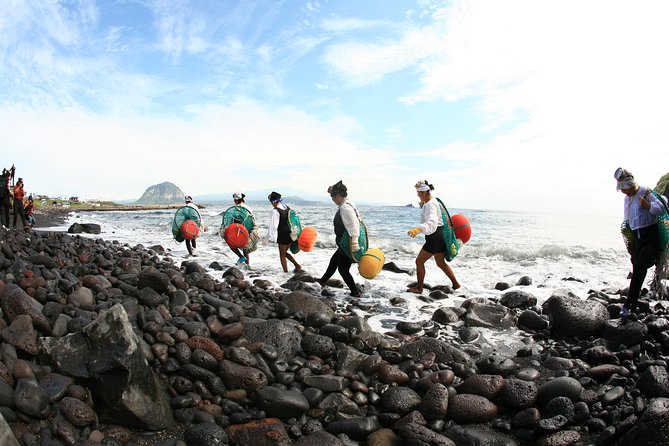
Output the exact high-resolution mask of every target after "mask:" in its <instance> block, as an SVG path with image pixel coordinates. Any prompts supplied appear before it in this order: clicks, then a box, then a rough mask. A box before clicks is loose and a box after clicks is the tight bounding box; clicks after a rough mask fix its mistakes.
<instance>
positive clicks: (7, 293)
mask: <svg viewBox="0 0 669 446" xmlns="http://www.w3.org/2000/svg"><path fill="white" fill-rule="evenodd" d="M0 307H1V308H2V312H3V313H4V315H5V319H6V320H7V321H8V322H9V323H11V322H12V321H14V319H15V318H16V317H17V316H19V315H22V314H25V315H28V316H30V318H31V319H32V321H33V327H35V328H36V329H37V330H39V331H40V332H41V333H43V334H46V335H48V334H50V333H51V326H50V324H49V321H48V319H47V318H46V317H45V316H44V314H42V309H43V306H42V304H41V303H39V302H37V301H36V300H35V299H33V298H32V297H30V296H29V295H28V294H27V293H26V292H25V291H23V290H22V289H21V288H20V287H19V286H18V285H14V284H13V283H10V284H8V285H6V286H5V288H4V290H3V291H2V295H0Z"/></svg>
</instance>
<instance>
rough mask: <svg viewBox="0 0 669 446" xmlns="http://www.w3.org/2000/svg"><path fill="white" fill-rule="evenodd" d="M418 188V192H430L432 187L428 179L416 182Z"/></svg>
mask: <svg viewBox="0 0 669 446" xmlns="http://www.w3.org/2000/svg"><path fill="white" fill-rule="evenodd" d="M416 190H417V191H418V192H429V191H430V190H431V188H430V185H429V184H428V183H427V182H426V181H419V182H418V183H416Z"/></svg>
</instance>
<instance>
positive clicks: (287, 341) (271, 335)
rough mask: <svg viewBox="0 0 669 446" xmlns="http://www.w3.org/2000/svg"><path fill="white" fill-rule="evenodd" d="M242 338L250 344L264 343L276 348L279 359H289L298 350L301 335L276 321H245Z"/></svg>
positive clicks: (294, 329) (287, 325)
mask: <svg viewBox="0 0 669 446" xmlns="http://www.w3.org/2000/svg"><path fill="white" fill-rule="evenodd" d="M243 326H244V335H243V336H244V338H246V339H248V340H249V341H251V342H264V343H267V344H270V345H272V346H274V347H275V348H276V351H277V353H278V355H279V358H281V359H283V360H288V359H291V358H292V357H293V356H295V353H296V352H297V351H298V350H299V349H300V347H301V345H300V344H301V342H302V335H301V334H300V332H299V331H298V330H297V329H296V328H295V327H294V326H291V325H289V324H287V323H284V322H282V321H278V320H267V321H261V322H255V321H245V322H243Z"/></svg>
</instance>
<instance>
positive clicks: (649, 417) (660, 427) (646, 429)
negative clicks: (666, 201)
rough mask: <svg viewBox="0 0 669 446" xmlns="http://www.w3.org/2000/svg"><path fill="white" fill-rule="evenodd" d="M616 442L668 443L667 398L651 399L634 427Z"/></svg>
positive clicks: (648, 445) (639, 444)
mask: <svg viewBox="0 0 669 446" xmlns="http://www.w3.org/2000/svg"><path fill="white" fill-rule="evenodd" d="M616 444H618V445H627V444H633V445H634V446H655V445H661V444H669V398H655V399H653V400H651V401H650V403H649V404H648V407H647V408H646V410H645V412H644V413H643V415H641V417H639V420H638V421H637V422H636V423H635V425H634V427H632V429H630V430H629V431H628V432H627V433H626V434H625V435H623V437H622V438H621V439H620V440H619V441H618V443H616Z"/></svg>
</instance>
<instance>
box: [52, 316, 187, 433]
mask: <svg viewBox="0 0 669 446" xmlns="http://www.w3.org/2000/svg"><path fill="white" fill-rule="evenodd" d="M40 350H41V353H42V356H43V359H45V360H47V361H49V362H51V363H52V364H53V365H54V366H56V368H57V369H58V370H60V371H62V372H64V373H66V374H68V375H70V376H74V377H77V378H83V379H86V380H88V382H89V383H90V388H91V391H92V393H93V397H94V400H95V401H96V403H97V404H96V406H97V408H98V409H97V410H98V414H99V415H100V420H101V421H103V422H109V423H113V424H119V425H123V426H127V427H130V428H134V429H142V430H151V431H154V430H160V429H165V428H166V427H169V426H171V425H172V424H173V423H174V420H173V418H172V410H171V408H170V405H169V397H168V395H167V393H166V391H165V388H164V387H163V386H162V385H161V383H160V381H159V380H158V377H157V375H156V373H155V372H154V371H153V369H152V368H151V367H150V366H149V364H148V362H147V360H146V357H145V356H144V353H143V351H142V349H141V347H140V339H139V338H138V337H137V335H136V334H135V332H134V331H133V329H132V325H131V324H130V322H129V320H128V315H127V313H126V312H125V309H124V308H123V306H122V305H120V304H117V305H114V306H113V307H112V308H110V309H109V310H107V311H105V312H103V313H102V314H101V315H100V316H99V317H98V318H97V319H95V320H94V321H93V322H91V323H90V324H88V325H87V326H85V327H84V328H83V330H82V331H80V332H76V333H72V334H69V335H67V336H65V337H62V338H51V337H47V338H41V339H40Z"/></svg>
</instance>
